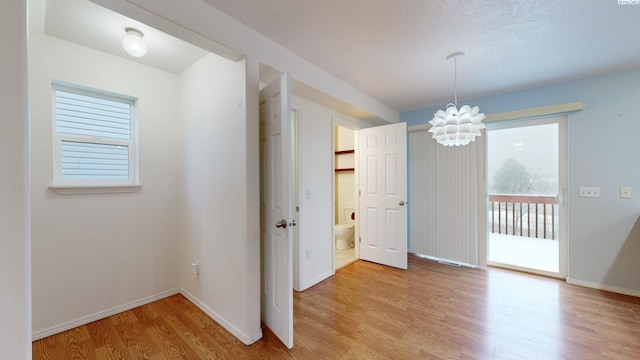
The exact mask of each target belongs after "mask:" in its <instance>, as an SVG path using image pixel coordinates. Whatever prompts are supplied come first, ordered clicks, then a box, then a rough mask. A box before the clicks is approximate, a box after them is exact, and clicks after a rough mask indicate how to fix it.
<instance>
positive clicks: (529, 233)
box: [489, 194, 558, 239]
mask: <svg viewBox="0 0 640 360" xmlns="http://www.w3.org/2000/svg"><path fill="white" fill-rule="evenodd" d="M489 203H490V209H489V211H490V212H491V214H490V218H491V232H492V233H498V234H508V235H516V236H526V237H536V238H540V237H542V238H544V239H548V238H551V239H557V233H556V230H557V229H556V223H557V221H556V213H557V209H556V207H557V206H558V201H557V200H556V197H555V196H544V195H499V194H494V195H489Z"/></svg>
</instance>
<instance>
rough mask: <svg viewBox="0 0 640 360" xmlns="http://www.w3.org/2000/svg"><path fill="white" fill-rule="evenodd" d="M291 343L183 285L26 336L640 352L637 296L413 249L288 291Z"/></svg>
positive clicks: (77, 341) (264, 349)
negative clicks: (233, 322) (212, 312)
mask: <svg viewBox="0 0 640 360" xmlns="http://www.w3.org/2000/svg"><path fill="white" fill-rule="evenodd" d="M294 340H295V344H294V348H293V349H291V350H289V349H287V348H286V347H284V345H282V343H280V341H279V340H278V339H277V337H276V336H275V335H274V334H273V333H272V332H271V331H270V330H269V329H268V328H264V329H263V338H262V339H261V340H259V341H258V342H256V343H255V344H253V345H251V346H246V345H244V344H242V343H241V342H240V341H239V340H238V339H236V338H235V337H234V336H233V335H231V334H230V333H229V332H227V331H225V330H224V328H222V326H220V325H219V324H217V323H216V322H214V321H213V320H212V319H211V318H209V317H208V316H207V315H206V314H205V313H203V312H202V311H201V310H200V309H198V308H197V307H196V306H195V305H194V304H192V303H191V302H189V301H188V300H187V299H186V298H184V297H183V296H181V295H175V296H171V297H168V298H165V299H162V300H160V301H157V302H154V303H151V304H147V305H144V306H141V307H139V308H136V309H133V310H130V311H128V312H124V313H122V314H118V315H114V316H113V317H110V318H107V319H103V320H100V321H96V322H94V323H91V324H88V325H86V326H83V327H80V328H77V329H73V330H70V331H68V332H64V333H61V334H57V335H54V336H51V337H48V338H45V339H41V340H38V341H35V342H34V343H33V359H36V360H41V359H43V360H52V359H56V360H57V359H63V360H66V359H72V358H74V359H110V360H122V359H169V360H175V359H189V360H196V359H468V360H473V359H518V360H521V359H535V360H538V359H562V360H565V359H580V360H583V359H625V360H628V359H640V298H636V297H631V296H625V295H620V294H613V293H608V292H605V291H599V290H593V289H587V288H582V287H576V286H572V285H568V284H566V283H565V282H563V281H559V280H555V279H549V278H544V277H538V276H533V275H526V274H520V273H515V272H511V271H506V270H499V269H488V270H483V269H469V268H458V267H452V266H447V265H443V264H438V263H436V262H433V261H429V260H424V259H419V258H417V257H414V256H410V257H409V270H407V271H402V270H397V269H392V268H388V267H385V266H381V265H377V264H373V263H368V262H364V261H358V262H356V263H354V264H352V265H349V266H347V267H345V268H343V269H341V270H340V271H338V272H337V273H336V276H334V277H332V278H330V279H327V280H325V281H323V282H322V283H320V284H318V285H315V286H314V287H312V288H311V289H308V290H306V291H304V292H301V293H294Z"/></svg>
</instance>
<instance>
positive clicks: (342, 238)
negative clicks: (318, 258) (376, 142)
mask: <svg viewBox="0 0 640 360" xmlns="http://www.w3.org/2000/svg"><path fill="white" fill-rule="evenodd" d="M333 145H334V146H333V148H334V149H333V151H334V161H333V164H334V173H335V175H334V186H333V190H334V191H333V196H334V224H335V226H334V254H335V256H334V259H335V260H334V264H335V270H338V269H341V268H343V267H345V266H347V265H349V264H351V263H353V262H355V261H356V260H357V259H358V256H357V252H356V250H357V245H356V238H357V237H356V234H357V231H356V216H357V214H356V208H357V207H356V204H357V201H356V199H357V197H356V191H357V190H356V189H357V186H356V164H357V161H356V153H355V149H356V131H355V130H353V129H350V128H347V127H344V126H340V125H334V137H333Z"/></svg>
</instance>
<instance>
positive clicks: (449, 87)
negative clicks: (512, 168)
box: [205, 0, 640, 111]
mask: <svg viewBox="0 0 640 360" xmlns="http://www.w3.org/2000/svg"><path fill="white" fill-rule="evenodd" d="M205 1H206V2H207V3H209V4H211V5H213V6H214V7H216V8H218V9H219V10H221V11H223V12H225V13H227V14H228V15H230V16H232V17H234V18H236V19H237V20H239V21H241V22H243V23H245V24H246V25H248V26H250V27H252V28H253V29H255V30H257V31H259V32H261V33H263V34H265V35H266V36H267V37H269V38H271V39H273V40H275V41H276V42H278V43H280V44H282V45H284V46H285V47H286V48H288V49H290V50H291V51H293V52H295V53H297V54H298V55H300V56H302V57H304V58H306V59H307V60H309V61H311V62H312V63H314V64H316V65H318V66H319V67H321V68H324V69H325V70H327V71H328V72H330V73H332V74H334V75H335V76H337V77H338V78H341V79H343V80H344V81H346V82H348V83H350V84H352V85H354V86H355V87H357V88H359V89H361V90H363V91H364V92H365V93H367V94H369V95H371V96H372V97H374V98H376V99H378V100H380V101H381V102H383V103H385V104H387V105H388V106H390V107H392V108H394V109H396V110H399V111H404V110H409V109H415V108H420V107H424V106H428V105H434V104H439V103H445V102H451V101H452V100H453V61H447V60H446V57H447V55H448V54H450V53H453V52H455V51H464V52H466V56H465V57H464V58H461V59H459V61H458V96H459V98H461V99H464V98H467V99H468V98H474V97H479V96H485V95H490V94H496V93H502V92H507V91H512V90H517V89H523V88H528V87H533V86H539V85H543V84H550V83H555V82H560V81H564V80H570V79H576V78H581V77H586V76H590V75H596V74H601V73H606V72H611V71H616V70H622V69H628V68H634V67H640V36H638V34H640V6H620V5H618V4H617V0H322V1H318V0H270V1H264V0H233V1H229V0H205Z"/></svg>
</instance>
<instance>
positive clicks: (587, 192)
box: [580, 186, 600, 198]
mask: <svg viewBox="0 0 640 360" xmlns="http://www.w3.org/2000/svg"><path fill="white" fill-rule="evenodd" d="M580 197H585V198H599V197H600V188H599V187H587V186H581V187H580Z"/></svg>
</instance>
